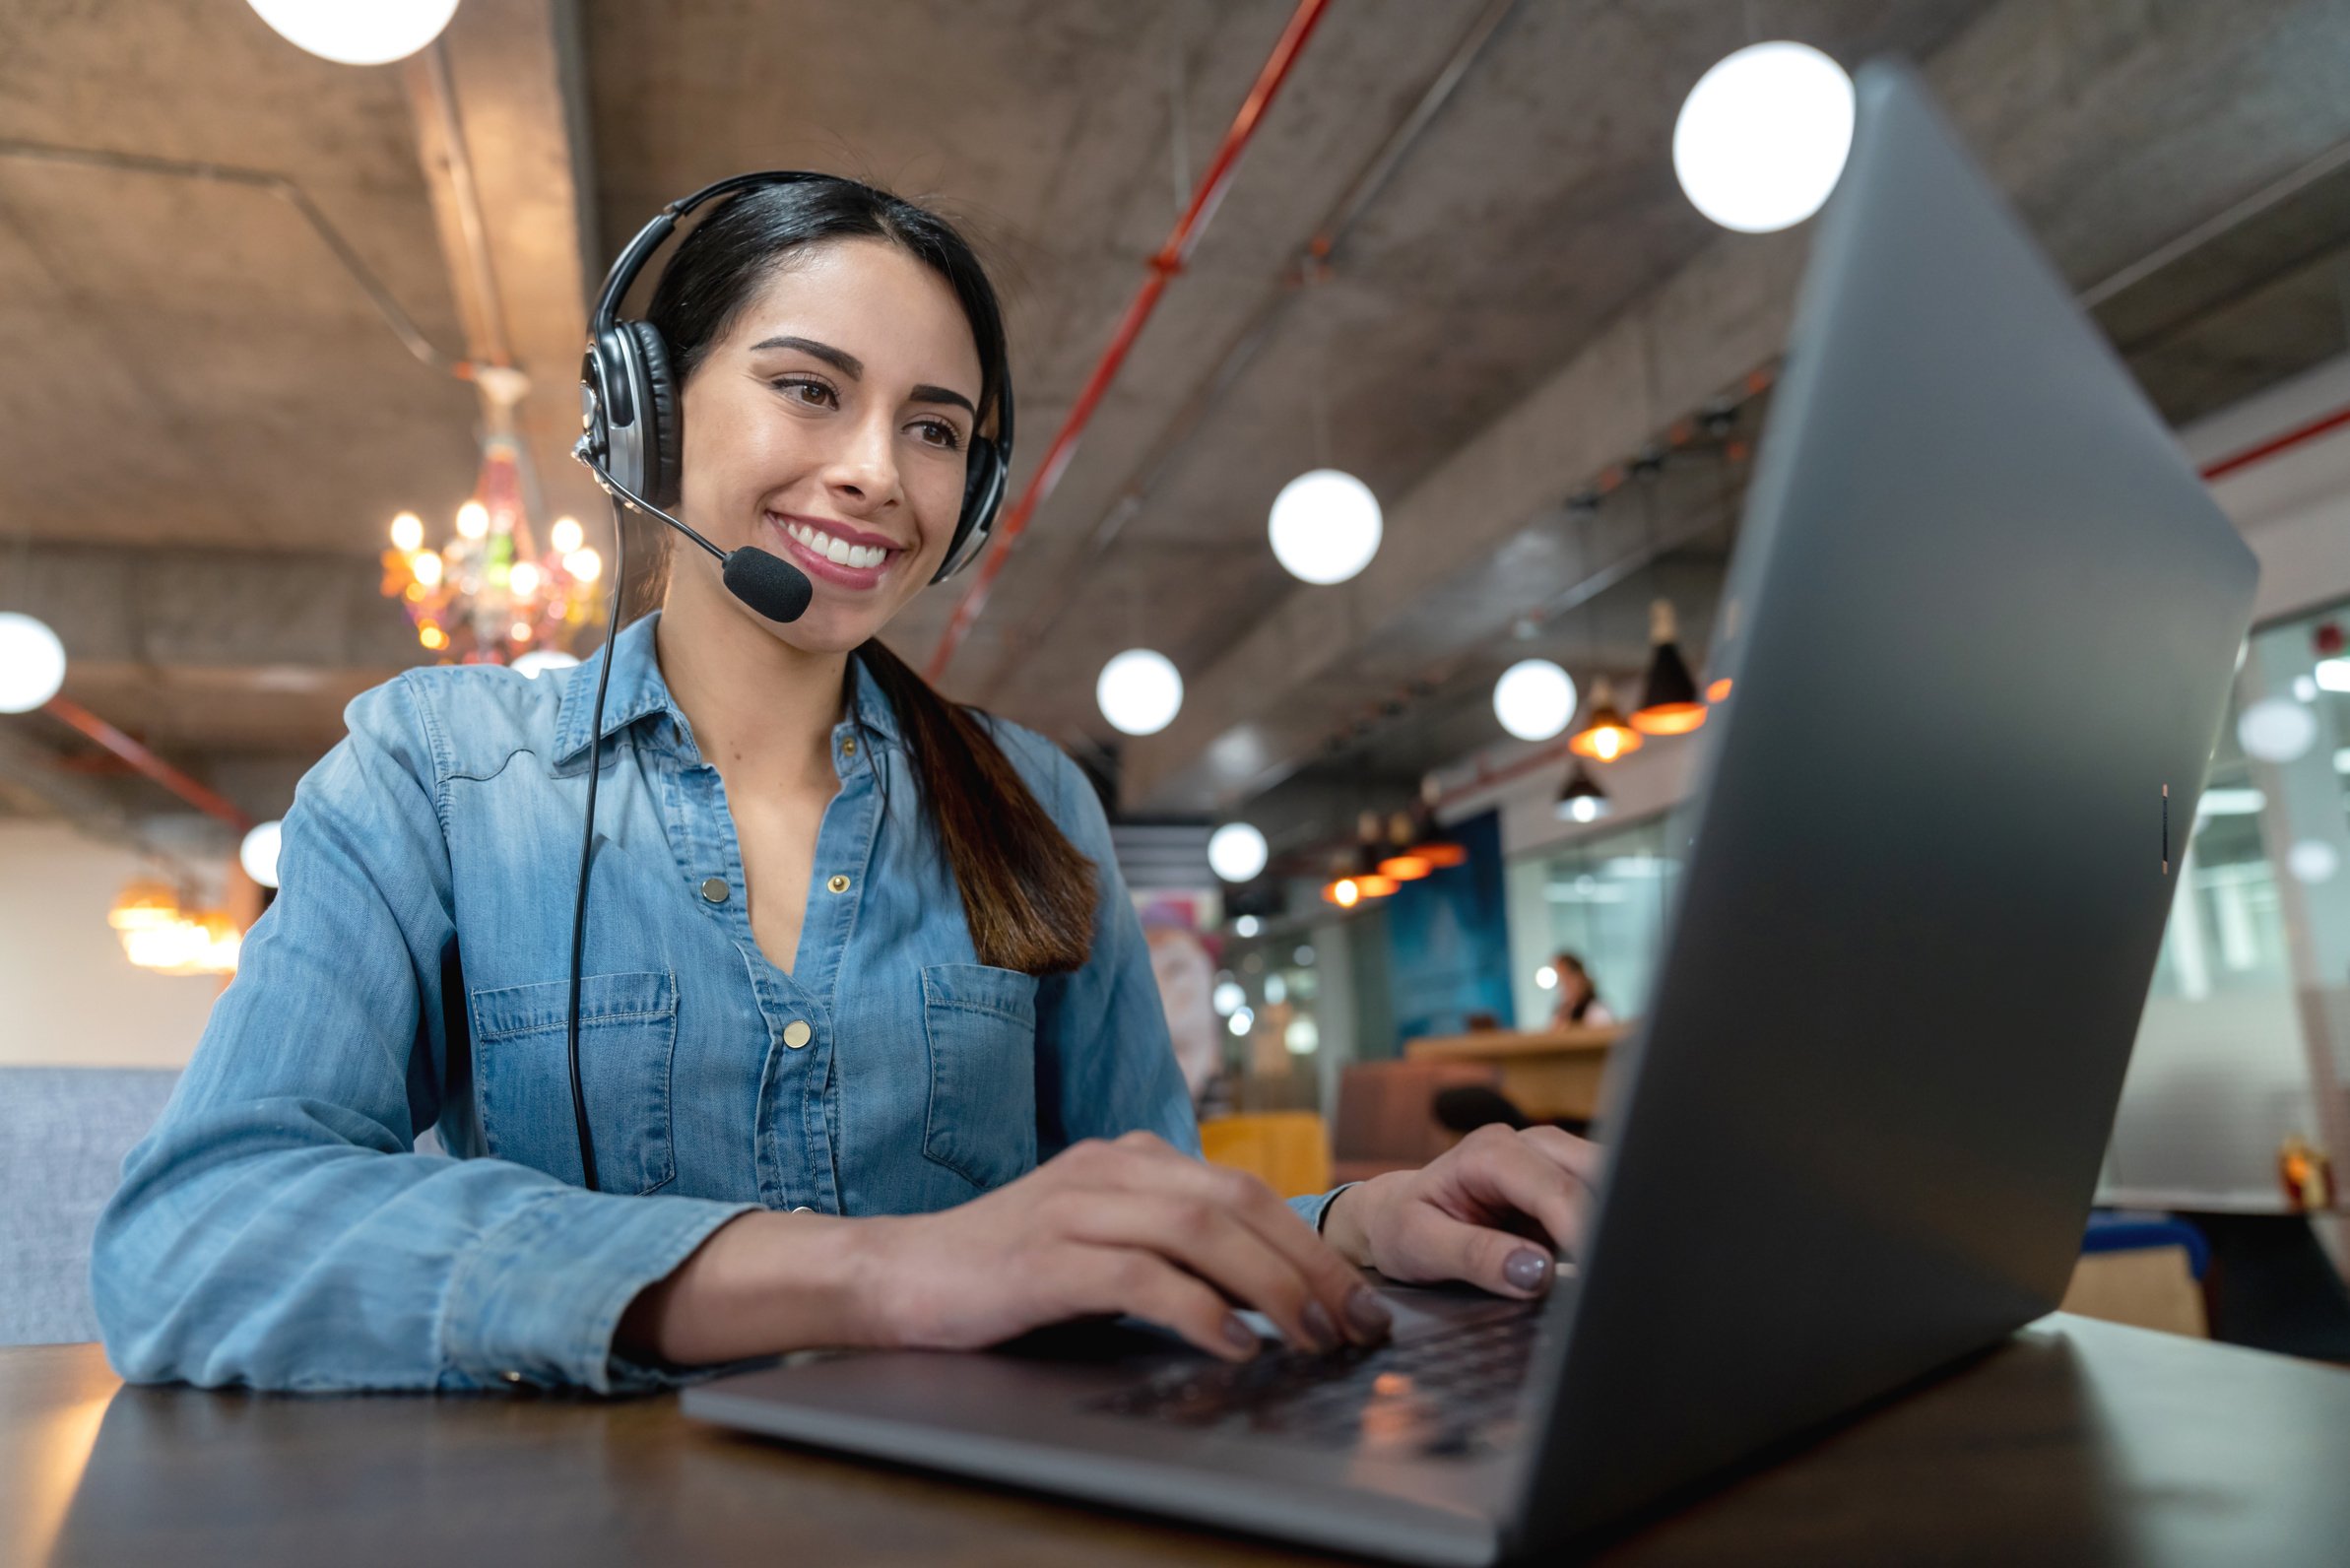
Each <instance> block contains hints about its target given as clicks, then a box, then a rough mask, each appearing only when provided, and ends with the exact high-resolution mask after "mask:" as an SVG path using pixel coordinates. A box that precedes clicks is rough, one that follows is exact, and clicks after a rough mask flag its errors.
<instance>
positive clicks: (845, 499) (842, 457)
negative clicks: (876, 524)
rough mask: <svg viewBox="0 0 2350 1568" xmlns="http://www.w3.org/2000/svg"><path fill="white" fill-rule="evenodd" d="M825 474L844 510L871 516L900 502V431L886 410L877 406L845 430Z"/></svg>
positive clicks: (826, 464)
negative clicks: (873, 410)
mask: <svg viewBox="0 0 2350 1568" xmlns="http://www.w3.org/2000/svg"><path fill="white" fill-rule="evenodd" d="M823 478H824V488H825V489H826V490H829V491H830V492H831V493H832V495H833V498H834V500H835V501H836V503H838V504H839V505H840V506H841V507H842V508H843V509H844V510H853V511H855V512H857V513H858V514H860V515H863V516H871V515H873V514H874V513H877V512H880V511H881V510H883V509H884V508H886V507H889V506H892V505H895V504H896V503H897V501H898V500H899V498H900V497H899V494H898V480H897V432H896V430H895V429H894V428H893V427H892V425H891V422H890V420H889V418H888V416H887V414H886V412H885V411H882V410H876V411H875V412H874V415H873V416H872V417H871V418H868V419H862V420H859V421H857V422H856V423H855V424H853V425H848V426H847V427H846V428H844V429H843V430H842V431H841V437H840V445H839V446H838V447H836V448H835V449H834V450H833V452H832V453H831V455H830V459H829V461H827V462H826V463H825V465H824V475H823Z"/></svg>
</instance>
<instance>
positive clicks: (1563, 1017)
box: [1550, 951, 1615, 1029]
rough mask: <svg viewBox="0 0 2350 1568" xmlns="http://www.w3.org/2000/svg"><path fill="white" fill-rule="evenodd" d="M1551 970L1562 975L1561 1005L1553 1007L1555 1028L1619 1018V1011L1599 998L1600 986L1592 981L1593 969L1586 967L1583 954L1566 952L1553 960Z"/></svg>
mask: <svg viewBox="0 0 2350 1568" xmlns="http://www.w3.org/2000/svg"><path fill="white" fill-rule="evenodd" d="M1550 970H1551V973H1553V974H1555V975H1557V976H1558V1005H1557V1006H1556V1007H1554V1008H1552V1009H1551V1010H1550V1026H1551V1027H1552V1028H1554V1029H1575V1028H1584V1029H1588V1028H1596V1027H1597V1026H1599V1024H1602V1023H1613V1022H1614V1021H1615V1014H1614V1013H1610V1012H1608V1011H1607V1007H1606V1004H1604V1003H1602V1002H1601V1001H1600V1000H1599V987H1598V986H1596V985H1594V984H1593V983H1592V975H1591V971H1590V970H1589V969H1586V968H1585V967H1584V966H1583V959H1582V958H1581V957H1579V956H1578V955H1576V954H1575V953H1571V952H1564V951H1562V952H1561V953H1559V955H1558V956H1557V957H1555V958H1553V959H1551V960H1550Z"/></svg>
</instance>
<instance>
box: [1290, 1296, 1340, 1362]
mask: <svg viewBox="0 0 2350 1568" xmlns="http://www.w3.org/2000/svg"><path fill="white" fill-rule="evenodd" d="M1297 1316H1298V1320H1299V1321H1300V1322H1302V1323H1303V1324H1304V1325H1305V1329H1306V1338H1307V1339H1311V1340H1313V1341H1314V1348H1315V1349H1317V1350H1336V1349H1337V1348H1338V1325H1337V1324H1335V1323H1333V1322H1331V1321H1330V1308H1328V1307H1326V1306H1324V1305H1323V1304H1322V1303H1321V1302H1319V1301H1309V1302H1307V1303H1306V1309H1305V1311H1303V1312H1301V1313H1299V1314H1298V1315H1297Z"/></svg>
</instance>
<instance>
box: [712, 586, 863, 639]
mask: <svg viewBox="0 0 2350 1568" xmlns="http://www.w3.org/2000/svg"><path fill="white" fill-rule="evenodd" d="M826 601H827V596H826V594H825V592H824V586H823V584H821V583H818V584H817V585H816V597H815V598H814V599H813V600H811V601H810V602H809V606H808V613H807V614H806V615H803V616H802V617H801V618H800V619H799V620H797V621H791V622H789V623H788V624H785V623H778V622H776V621H769V620H768V619H767V618H766V617H764V616H762V615H760V614H759V613H758V612H757V611H755V610H753V609H751V607H750V606H749V605H746V604H742V603H741V602H740V601H736V604H737V608H739V609H740V610H741V611H742V613H743V614H744V615H746V616H748V617H750V618H751V621H753V622H754V623H756V624H757V625H758V626H759V627H761V628H762V629H763V630H765V631H766V633H767V635H769V636H771V637H773V638H775V639H776V640H777V641H778V642H784V643H788V644H790V645H791V646H792V647H795V648H797V649H799V650H800V651H801V652H803V653H848V652H851V651H852V650H854V649H856V648H858V647H860V646H862V645H863V644H865V643H866V642H868V641H871V640H872V639H873V638H874V637H875V636H876V635H878V634H879V633H880V631H881V627H883V626H884V625H886V624H888V622H889V618H888V617H887V616H878V615H876V614H875V613H874V611H873V609H872V608H871V607H868V606H852V605H844V604H842V603H840V602H839V601H838V600H832V601H831V602H829V603H827V602H826Z"/></svg>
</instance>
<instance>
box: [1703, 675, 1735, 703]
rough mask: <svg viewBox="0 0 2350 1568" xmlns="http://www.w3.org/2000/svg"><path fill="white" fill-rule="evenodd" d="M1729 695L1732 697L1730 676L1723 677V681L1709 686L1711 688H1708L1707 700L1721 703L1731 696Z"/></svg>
mask: <svg viewBox="0 0 2350 1568" xmlns="http://www.w3.org/2000/svg"><path fill="white" fill-rule="evenodd" d="M1729 695H1730V677H1729V676H1724V677H1723V678H1722V679H1721V680H1719V681H1716V682H1714V683H1712V684H1711V685H1709V686H1707V687H1706V700H1707V701H1708V702H1720V701H1721V700H1722V699H1723V698H1725V697H1727V696H1729Z"/></svg>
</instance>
